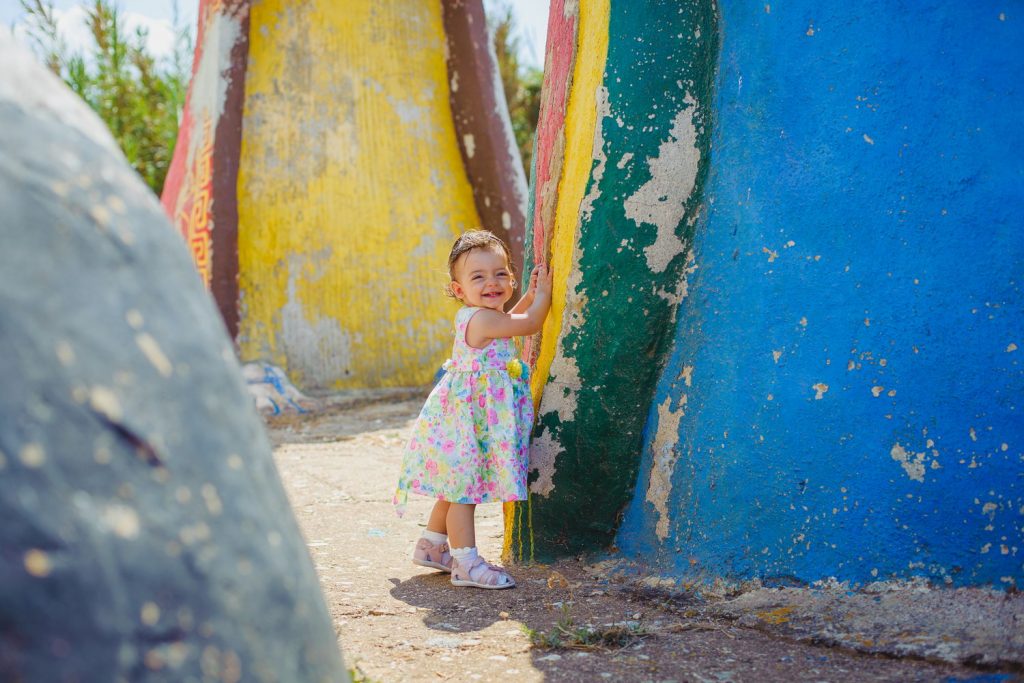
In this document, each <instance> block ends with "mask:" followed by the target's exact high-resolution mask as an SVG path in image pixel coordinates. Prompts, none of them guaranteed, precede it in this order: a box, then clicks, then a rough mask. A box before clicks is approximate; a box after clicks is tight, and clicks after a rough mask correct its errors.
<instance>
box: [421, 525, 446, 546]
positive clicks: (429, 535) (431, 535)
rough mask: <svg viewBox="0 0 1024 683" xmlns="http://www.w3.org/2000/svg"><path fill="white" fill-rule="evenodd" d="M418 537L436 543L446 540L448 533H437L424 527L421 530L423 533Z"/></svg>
mask: <svg viewBox="0 0 1024 683" xmlns="http://www.w3.org/2000/svg"><path fill="white" fill-rule="evenodd" d="M420 538H425V539H427V540H428V541H430V542H431V543H433V544H434V545H438V544H440V543H445V542H446V541H447V540H448V534H442V533H439V532H437V531H431V530H430V529H425V530H424V531H423V535H422V536H420Z"/></svg>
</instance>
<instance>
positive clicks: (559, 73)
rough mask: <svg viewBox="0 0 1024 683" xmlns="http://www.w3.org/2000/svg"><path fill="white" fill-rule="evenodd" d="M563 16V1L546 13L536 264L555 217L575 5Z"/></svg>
mask: <svg viewBox="0 0 1024 683" xmlns="http://www.w3.org/2000/svg"><path fill="white" fill-rule="evenodd" d="M576 7H577V9H576V10H574V11H573V13H571V14H570V15H569V16H568V17H566V16H565V0H551V7H550V9H549V11H548V37H547V54H546V55H545V56H544V84H543V87H542V93H543V95H542V97H541V105H540V118H539V120H538V123H537V143H536V149H537V151H536V158H537V162H536V170H535V173H536V179H535V181H534V214H533V254H534V260H535V262H542V261H545V260H546V254H547V251H548V240H549V238H550V235H551V227H552V225H551V224H552V223H553V222H554V217H555V198H556V197H555V195H556V192H557V189H558V180H559V178H560V177H561V175H562V157H563V155H562V151H561V150H562V149H564V146H565V145H564V141H565V109H566V105H567V104H568V102H569V87H570V85H571V75H572V68H573V64H574V63H575V61H576V32H577V28H578V26H579V16H578V12H579V9H578V7H579V6H578V5H576Z"/></svg>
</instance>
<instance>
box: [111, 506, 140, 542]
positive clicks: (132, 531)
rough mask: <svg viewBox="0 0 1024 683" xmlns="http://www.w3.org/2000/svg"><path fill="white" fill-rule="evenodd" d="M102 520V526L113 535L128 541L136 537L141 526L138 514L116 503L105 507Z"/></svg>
mask: <svg viewBox="0 0 1024 683" xmlns="http://www.w3.org/2000/svg"><path fill="white" fill-rule="evenodd" d="M102 519H103V523H104V525H105V526H106V527H107V528H108V529H110V530H111V531H113V532H114V534H115V535H117V536H120V537H121V538H124V539H128V540H131V539H134V538H136V537H138V535H139V529H140V527H141V526H142V525H141V523H140V522H139V513H137V512H136V511H135V510H134V509H132V508H130V507H128V506H127V505H120V504H118V503H114V504H112V505H108V506H106V507H105V508H104V509H103V512H102Z"/></svg>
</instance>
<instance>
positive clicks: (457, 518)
mask: <svg viewBox="0 0 1024 683" xmlns="http://www.w3.org/2000/svg"><path fill="white" fill-rule="evenodd" d="M447 505H448V516H447V519H446V523H447V527H448V544H449V545H450V546H451V547H453V548H474V547H476V527H475V526H474V523H473V515H474V513H475V512H476V505H471V504H465V503H447ZM434 510H435V512H436V511H437V508H436V507H435V508H434ZM433 517H434V515H433V514H431V519H433ZM427 528H431V527H430V526H429V525H428V527H427Z"/></svg>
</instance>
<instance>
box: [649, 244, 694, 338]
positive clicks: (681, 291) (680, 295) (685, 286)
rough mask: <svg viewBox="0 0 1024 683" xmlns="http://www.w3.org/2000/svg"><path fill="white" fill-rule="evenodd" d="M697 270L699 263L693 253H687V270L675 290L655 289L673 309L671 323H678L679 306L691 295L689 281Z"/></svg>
mask: <svg viewBox="0 0 1024 683" xmlns="http://www.w3.org/2000/svg"><path fill="white" fill-rule="evenodd" d="M695 270H697V263H696V261H694V259H693V252H692V251H688V252H687V253H686V269H685V270H684V271H683V274H682V277H680V278H679V281H678V282H677V283H676V286H675V289H672V290H669V289H655V290H654V293H655V294H657V295H658V296H659V297H661V298H662V299H664V300H665V301H667V302H668V303H669V306H671V309H672V317H671V318H670V322H671V323H675V321H676V313H677V312H678V311H679V304H681V303H682V302H683V299H685V298H686V295H687V294H688V293H689V287H690V284H689V281H690V275H691V274H692V273H693V272H694V271H695Z"/></svg>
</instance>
